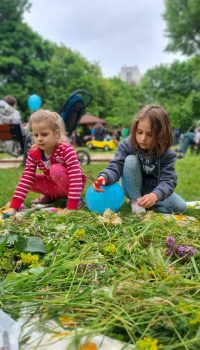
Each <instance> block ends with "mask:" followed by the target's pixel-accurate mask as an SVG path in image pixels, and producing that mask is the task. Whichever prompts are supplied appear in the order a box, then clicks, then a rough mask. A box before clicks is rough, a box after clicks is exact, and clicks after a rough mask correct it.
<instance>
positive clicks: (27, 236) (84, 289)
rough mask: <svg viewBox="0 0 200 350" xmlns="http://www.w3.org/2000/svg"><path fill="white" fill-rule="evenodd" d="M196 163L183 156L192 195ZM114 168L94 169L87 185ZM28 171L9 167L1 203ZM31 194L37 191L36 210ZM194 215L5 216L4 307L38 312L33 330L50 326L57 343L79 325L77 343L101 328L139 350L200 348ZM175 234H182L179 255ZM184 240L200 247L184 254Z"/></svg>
mask: <svg viewBox="0 0 200 350" xmlns="http://www.w3.org/2000/svg"><path fill="white" fill-rule="evenodd" d="M197 160H199V158H198V157H196V156H189V155H187V157H186V158H185V159H183V160H178V161H177V173H178V176H179V184H178V186H177V193H179V194H180V195H182V196H183V198H184V199H185V200H187V201H190V200H199V199H200V193H199V191H200V189H199V172H200V164H199V161H198V162H197ZM105 165H106V164H102V163H99V164H91V165H89V166H85V168H84V169H85V173H86V175H87V176H88V183H87V187H88V186H89V185H90V184H91V182H92V181H93V180H92V178H91V177H93V178H94V177H96V175H97V174H98V172H99V171H100V170H102V169H103V167H104V166H105ZM21 171H22V168H20V169H16V168H14V169H7V170H3V169H2V170H0V186H1V190H2V191H1V193H4V195H3V198H1V199H0V203H1V206H2V205H4V204H5V203H6V202H7V201H8V200H9V199H10V197H11V195H12V193H13V190H14V188H15V186H16V183H17V181H18V179H19V177H20V174H21ZM32 198H35V195H33V194H29V195H28V197H27V200H26V204H27V206H29V205H30V201H31V199H32ZM188 214H189V215H190V216H191V215H194V216H195V217H196V218H192V220H191V219H190V218H187V217H185V216H183V215H177V216H171V217H168V219H166V218H165V217H164V216H163V215H161V214H156V213H153V212H151V211H150V212H148V213H147V214H145V215H144V216H143V215H142V216H137V215H135V214H132V213H131V212H130V208H129V206H128V203H126V204H125V205H124V206H123V208H122V209H121V210H120V211H119V213H118V214H115V215H113V214H112V213H107V215H106V216H105V215H104V216H103V217H102V216H98V215H96V214H94V213H90V212H89V211H88V210H86V209H85V210H81V211H74V212H69V213H68V214H66V213H65V214H64V215H61V214H59V213H48V212H42V211H38V212H33V213H29V214H28V215H26V216H21V218H20V217H19V218H18V219H12V218H11V219H7V220H1V221H0V279H1V292H0V293H1V294H0V298H1V308H2V309H3V310H4V311H5V312H7V313H8V314H10V315H11V316H12V317H13V318H14V319H18V317H19V316H20V312H21V310H22V309H23V308H25V313H26V314H27V317H29V318H31V315H33V323H32V327H33V329H35V328H37V327H39V328H40V329H46V331H48V332H52V333H53V336H54V339H55V340H56V339H58V338H59V336H60V337H61V336H63V334H66V335H67V334H72V333H71V332H73V331H74V330H76V329H77V328H78V329H79V330H80V331H79V332H78V333H77V334H76V341H78V340H77V339H78V337H80V336H81V335H83V334H85V335H87V336H88V337H89V336H91V335H94V334H99V333H102V334H104V335H107V336H110V337H112V338H117V339H120V340H122V341H124V342H127V343H130V344H135V343H136V344H137V350H147V349H148V350H173V349H174V350H176V349H178V350H194V349H198V347H199V344H200V334H199V325H200V273H199V271H200V254H199V252H200V242H199V232H200V217H199V211H198V210H195V209H189V210H188ZM190 220H191V221H190ZM169 237H174V239H171V238H170V241H173V240H176V245H175V243H173V244H171V243H170V244H171V245H170V255H169V249H168V251H167V250H166V249H167V245H166V239H167V238H168V242H169ZM168 244H169V243H168ZM177 245H179V249H181V251H183V250H184V249H186V247H184V245H187V246H189V247H193V248H195V249H196V252H195V254H194V255H192V254H191V255H182V256H180V255H178V246H177ZM180 245H181V247H180ZM168 247H169V245H168ZM187 249H188V248H187ZM34 315H39V316H40V317H39V319H37V320H35V319H34ZM49 319H51V320H54V322H56V324H58V325H59V326H62V327H63V331H62V332H61V333H60V330H57V329H56V328H55V326H54V324H53V325H52V326H50V324H48V330H47V328H46V327H47V321H48V320H49ZM29 334H30V330H29ZM56 336H57V338H56ZM23 341H25V339H23ZM55 348H56V345H55ZM93 348H94V349H95V347H94V346H93V347H92V346H91V349H93ZM77 349H79V347H78V345H77V346H76V350H77ZM85 349H87V347H85ZM88 349H90V347H89V346H88ZM135 350H136V348H135Z"/></svg>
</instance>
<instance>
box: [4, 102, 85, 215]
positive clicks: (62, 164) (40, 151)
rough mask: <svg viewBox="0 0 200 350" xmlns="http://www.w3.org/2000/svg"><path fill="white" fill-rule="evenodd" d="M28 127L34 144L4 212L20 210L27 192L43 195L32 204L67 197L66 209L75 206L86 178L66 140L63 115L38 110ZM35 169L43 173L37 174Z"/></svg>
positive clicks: (10, 213) (74, 208)
mask: <svg viewBox="0 0 200 350" xmlns="http://www.w3.org/2000/svg"><path fill="white" fill-rule="evenodd" d="M29 127H30V129H31V131H32V133H33V138H34V142H35V144H34V145H33V147H32V148H31V150H30V151H29V153H28V156H27V160H26V166H25V169H24V171H23V174H22V176H21V178H20V180H19V183H18V185H17V187H16V190H15V193H14V196H13V198H12V201H11V204H10V209H8V210H7V212H6V214H8V215H13V214H14V213H15V212H16V211H17V210H19V209H20V206H21V205H22V203H23V202H24V200H25V198H26V195H27V193H28V192H29V191H32V192H37V193H40V194H42V196H41V197H40V198H38V199H37V200H35V201H34V202H35V203H41V204H44V203H49V202H51V201H52V200H55V199H57V198H66V199H67V204H66V207H67V209H69V210H76V209H78V208H79V203H80V198H81V193H82V191H83V189H84V185H85V182H86V177H85V175H84V174H83V171H82V170H81V167H80V164H79V161H78V158H77V154H76V152H75V150H74V149H73V147H72V146H71V145H70V144H69V143H68V142H67V139H66V137H65V128H64V124H63V121H62V118H61V117H60V116H59V114H57V113H56V112H51V111H48V110H42V109H41V110H38V111H36V112H34V113H33V114H32V115H31V117H30V120H29ZM37 169H40V170H41V171H42V172H43V174H37V173H36V170H37Z"/></svg>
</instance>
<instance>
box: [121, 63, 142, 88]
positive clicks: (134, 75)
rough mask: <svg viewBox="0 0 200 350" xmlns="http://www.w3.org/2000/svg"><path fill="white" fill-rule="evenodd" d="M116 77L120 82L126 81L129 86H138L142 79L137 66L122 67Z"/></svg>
mask: <svg viewBox="0 0 200 350" xmlns="http://www.w3.org/2000/svg"><path fill="white" fill-rule="evenodd" d="M118 76H119V78H120V79H121V80H123V81H127V82H128V83H129V84H138V83H139V82H140V80H141V78H142V75H141V73H140V71H139V69H138V67H137V66H133V67H127V66H122V67H121V70H120V72H119V74H118Z"/></svg>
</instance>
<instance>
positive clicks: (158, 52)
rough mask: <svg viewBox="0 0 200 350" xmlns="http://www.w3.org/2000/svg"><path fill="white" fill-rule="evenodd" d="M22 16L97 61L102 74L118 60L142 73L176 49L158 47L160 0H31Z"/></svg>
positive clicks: (161, 41)
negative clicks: (168, 49) (29, 8)
mask: <svg viewBox="0 0 200 350" xmlns="http://www.w3.org/2000/svg"><path fill="white" fill-rule="evenodd" d="M31 2H32V8H31V10H30V12H29V13H26V14H25V17H24V19H25V21H26V22H27V23H28V24H29V25H30V26H31V27H32V29H33V30H34V31H37V32H38V33H39V34H41V35H42V36H43V38H45V39H49V40H51V41H53V42H56V43H58V44H61V43H62V44H65V45H66V46H67V47H69V48H71V49H72V50H73V51H78V52H80V53H81V54H82V55H83V56H84V57H85V58H86V59H87V60H89V61H91V62H96V63H98V64H99V65H100V67H101V69H102V73H103V75H104V76H105V77H110V76H115V75H118V73H119V71H120V68H121V67H122V66H123V65H127V66H138V68H139V70H140V72H141V73H142V74H143V73H145V71H146V70H147V69H149V68H152V67H155V66H156V65H159V64H161V63H163V64H165V63H171V62H172V61H174V60H175V59H179V58H180V56H179V55H175V54H168V53H166V52H164V48H165V46H166V44H167V39H166V38H165V37H164V31H165V28H166V24H165V22H164V20H163V19H162V13H163V11H164V0H31Z"/></svg>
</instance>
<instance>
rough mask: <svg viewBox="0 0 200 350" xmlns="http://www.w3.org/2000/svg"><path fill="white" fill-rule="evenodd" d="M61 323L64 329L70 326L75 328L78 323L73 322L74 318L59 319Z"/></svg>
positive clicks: (63, 317) (64, 317) (61, 317)
mask: <svg viewBox="0 0 200 350" xmlns="http://www.w3.org/2000/svg"><path fill="white" fill-rule="evenodd" d="M59 321H60V323H61V324H62V326H63V327H70V326H74V325H75V324H76V323H75V322H74V321H73V320H72V318H70V317H66V316H60V317H59Z"/></svg>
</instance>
